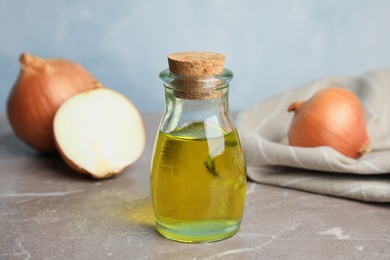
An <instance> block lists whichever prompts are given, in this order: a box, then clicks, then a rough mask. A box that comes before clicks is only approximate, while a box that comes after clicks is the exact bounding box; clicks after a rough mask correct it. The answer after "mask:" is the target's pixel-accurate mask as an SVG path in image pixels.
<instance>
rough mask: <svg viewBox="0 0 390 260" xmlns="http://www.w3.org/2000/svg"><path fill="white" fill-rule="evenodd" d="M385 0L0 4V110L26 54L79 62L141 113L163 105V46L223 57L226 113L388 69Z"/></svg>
mask: <svg viewBox="0 0 390 260" xmlns="http://www.w3.org/2000/svg"><path fill="white" fill-rule="evenodd" d="M389 10H390V1H389V0H370V1H368V0H343V1H339V0H316V1H311V0H277V1H269V0H214V1H212V0H198V1H190V0H172V1H157V0H149V1H142V0H132V1H128V0H116V1H103V0H93V1H92V0H83V1H78V0H51V1H43V0H34V1H26V0H24V1H23V0H0V113H4V112H5V102H6V99H7V97H8V94H9V92H10V90H11V87H12V85H13V83H14V81H15V79H16V78H17V75H18V72H19V63H18V58H19V55H20V53H21V52H27V53H31V54H34V55H36V56H39V57H43V58H50V57H62V58H67V59H70V60H73V61H76V62H78V63H80V64H82V65H83V66H85V67H86V68H87V69H88V70H89V71H91V72H92V74H94V76H95V77H96V78H97V79H99V80H100V81H101V82H102V83H103V84H104V85H105V86H106V87H108V88H112V89H115V90H118V91H120V92H122V93H123V94H125V95H126V96H127V97H129V98H130V99H131V100H132V101H133V102H134V104H135V105H136V106H137V107H138V109H139V110H141V111H162V110H163V102H164V101H163V89H162V85H161V82H160V80H159V78H158V73H159V72H160V71H161V70H162V69H164V68H166V67H167V60H166V56H167V55H168V54H170V53H173V52H179V51H190V50H203V51H215V52H220V53H223V54H225V55H226V57H227V61H226V67H228V68H230V69H231V70H232V71H233V72H234V73H235V78H234V79H233V81H232V85H231V89H230V106H231V109H233V110H242V109H247V108H250V107H252V106H253V105H255V104H256V103H258V102H260V101H262V100H264V99H266V98H268V97H270V96H272V95H275V94H278V93H280V92H282V91H286V90H289V89H291V88H294V87H296V86H298V85H300V84H304V83H307V82H309V81H312V80H315V79H317V78H320V77H323V76H328V75H337V76H355V75H359V74H361V73H364V72H366V71H370V70H375V69H380V68H390V15H389Z"/></svg>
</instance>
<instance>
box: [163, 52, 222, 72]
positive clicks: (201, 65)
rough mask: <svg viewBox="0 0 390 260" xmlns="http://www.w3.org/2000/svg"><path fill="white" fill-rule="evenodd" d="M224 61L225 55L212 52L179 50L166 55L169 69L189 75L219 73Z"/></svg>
mask: <svg viewBox="0 0 390 260" xmlns="http://www.w3.org/2000/svg"><path fill="white" fill-rule="evenodd" d="M224 63H225V56H224V55H222V54H219V53H214V52H179V53H174V54H170V55H169V56H168V64H169V70H170V71H171V72H172V73H175V74H178V75H183V76H189V77H202V76H213V75H218V74H221V73H222V72H223V69H224Z"/></svg>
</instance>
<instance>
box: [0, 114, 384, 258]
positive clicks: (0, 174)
mask: <svg viewBox="0 0 390 260" xmlns="http://www.w3.org/2000/svg"><path fill="white" fill-rule="evenodd" d="M143 117H144V121H145V124H146V130H147V145H146V148H145V151H144V153H143V155H142V157H141V158H140V159H139V160H138V161H137V162H136V163H135V164H133V165H132V166H130V167H129V168H128V169H126V170H125V171H124V172H123V173H122V174H121V175H119V176H117V177H115V178H111V179H107V180H93V179H91V178H89V177H86V176H82V175H79V174H76V173H74V172H73V171H72V170H70V169H69V168H68V167H67V165H65V164H64V163H63V161H62V160H61V158H59V157H58V156H56V155H52V156H42V155H39V154H37V153H35V152H34V151H32V150H31V149H29V148H28V147H26V146H25V145H24V144H23V143H21V142H20V141H19V140H18V139H17V138H16V137H15V136H14V134H13V133H12V131H11V129H10V127H9V125H8V123H7V120H6V118H5V117H4V116H0V234H1V236H0V259H390V205H389V204H368V203H362V202H357V201H351V200H345V199H339V198H333V197H327V196H321V195H316V194H310V193H306V192H301V191H295V190H289V189H284V188H278V187H272V186H265V185H260V184H255V183H252V182H249V183H248V187H247V203H246V209H245V214H244V218H243V222H242V226H241V229H240V231H239V233H238V234H236V235H235V236H233V237H232V238H229V239H227V240H224V241H220V242H215V243H211V244H183V243H178V242H173V241H170V240H167V239H165V238H163V237H161V236H159V235H158V234H157V232H156V231H155V228H154V222H153V211H152V207H151V199H150V194H149V193H150V189H149V167H150V166H149V165H150V158H151V154H152V148H153V142H154V137H155V132H156V129H157V126H158V122H159V119H160V116H159V115H153V114H143Z"/></svg>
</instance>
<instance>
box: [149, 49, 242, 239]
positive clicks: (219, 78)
mask: <svg viewBox="0 0 390 260" xmlns="http://www.w3.org/2000/svg"><path fill="white" fill-rule="evenodd" d="M224 61H225V56H223V55H221V54H217V53H209V52H184V53H183V52H182V53H175V54H171V55H169V56H168V62H169V69H166V70H163V71H162V72H161V73H160V79H161V80H162V81H163V85H164V87H165V112H164V114H163V116H162V119H161V122H160V126H159V130H158V133H157V137H156V142H155V146H154V152H153V158H152V164H151V176H150V185H151V195H152V201H153V209H154V214H155V221H156V228H157V230H158V232H159V233H160V234H161V235H163V236H165V237H166V238H169V239H172V240H176V241H181V242H187V243H205V242H212V241H218V240H222V239H225V238H228V237H230V236H233V235H234V234H235V233H237V231H238V229H239V226H240V223H241V219H242V215H243V211H244V205H245V197H246V166H245V161H244V157H243V153H242V149H241V144H240V140H239V137H238V134H237V131H236V128H235V126H234V123H233V120H232V116H231V115H230V112H229V105H228V90H229V82H230V81H231V79H232V78H233V73H232V72H231V71H230V70H228V69H225V68H224Z"/></svg>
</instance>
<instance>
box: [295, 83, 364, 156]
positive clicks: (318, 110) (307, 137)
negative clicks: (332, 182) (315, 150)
mask: <svg viewBox="0 0 390 260" xmlns="http://www.w3.org/2000/svg"><path fill="white" fill-rule="evenodd" d="M288 111H290V112H291V111H293V112H295V115H294V118H293V120H292V122H291V125H290V129H289V132H288V140H289V144H290V145H292V146H300V147H319V146H330V147H332V148H333V149H335V150H336V151H338V152H340V153H342V154H344V155H345V156H348V157H351V158H358V157H360V156H362V155H363V154H365V153H367V152H368V151H369V150H370V148H369V146H370V142H369V138H368V135H367V129H366V121H365V116H364V108H363V105H362V103H361V102H360V100H359V98H358V97H357V96H356V95H355V94H354V93H352V92H351V91H349V90H347V89H344V88H339V87H330V88H326V89H323V90H321V91H319V92H317V93H316V94H315V95H314V96H313V97H311V98H310V99H309V100H307V101H304V102H302V101H297V102H294V103H292V104H291V105H290V106H289V107H288Z"/></svg>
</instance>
